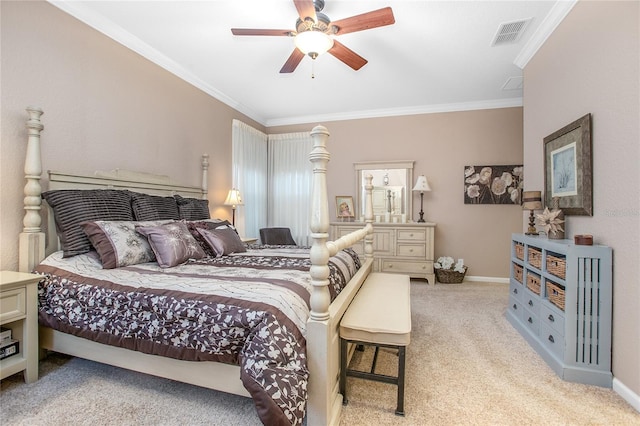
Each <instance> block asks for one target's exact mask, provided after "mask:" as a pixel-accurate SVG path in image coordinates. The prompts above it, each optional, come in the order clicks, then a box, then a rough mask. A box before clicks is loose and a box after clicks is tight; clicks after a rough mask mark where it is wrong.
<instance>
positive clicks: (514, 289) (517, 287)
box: [509, 281, 524, 302]
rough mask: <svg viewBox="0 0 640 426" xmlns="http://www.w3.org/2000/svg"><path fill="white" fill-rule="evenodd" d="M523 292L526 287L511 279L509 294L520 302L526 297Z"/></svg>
mask: <svg viewBox="0 0 640 426" xmlns="http://www.w3.org/2000/svg"><path fill="white" fill-rule="evenodd" d="M523 294H524V287H523V286H522V284H518V283H514V282H513V281H511V284H510V285H509V296H511V297H513V298H514V299H516V300H517V301H518V302H522V300H523V299H524V296H523Z"/></svg>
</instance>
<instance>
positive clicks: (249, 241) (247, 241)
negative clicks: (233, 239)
mask: <svg viewBox="0 0 640 426" xmlns="http://www.w3.org/2000/svg"><path fill="white" fill-rule="evenodd" d="M240 239H241V240H242V242H243V243H245V244H253V243H255V242H257V241H258V239H257V238H252V237H242V238H240Z"/></svg>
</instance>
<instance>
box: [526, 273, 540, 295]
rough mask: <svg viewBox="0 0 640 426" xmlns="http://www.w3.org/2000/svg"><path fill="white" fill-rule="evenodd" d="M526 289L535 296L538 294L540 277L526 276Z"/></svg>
mask: <svg viewBox="0 0 640 426" xmlns="http://www.w3.org/2000/svg"><path fill="white" fill-rule="evenodd" d="M527 288H528V289H529V290H531V291H532V292H534V293H535V294H538V295H539V294H540V277H539V276H537V275H534V274H527Z"/></svg>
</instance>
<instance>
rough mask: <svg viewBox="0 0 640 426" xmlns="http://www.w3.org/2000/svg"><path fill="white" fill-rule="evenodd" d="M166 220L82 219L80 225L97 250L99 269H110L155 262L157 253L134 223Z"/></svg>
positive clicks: (144, 223) (151, 224) (151, 222)
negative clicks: (88, 220) (90, 220)
mask: <svg viewBox="0 0 640 426" xmlns="http://www.w3.org/2000/svg"><path fill="white" fill-rule="evenodd" d="M168 222H171V221H169V220H158V221H146V222H133V221H128V220H121V221H106V220H96V221H94V222H82V223H81V224H80V226H81V227H82V229H83V231H84V233H85V234H86V235H87V237H89V241H91V244H92V245H93V247H94V248H95V249H96V251H97V252H98V255H99V256H100V260H101V261H102V268H104V269H113V268H120V267H123V266H129V265H137V264H138V263H146V262H153V261H155V260H156V255H155V254H154V253H153V250H152V249H151V246H150V245H149V242H148V241H147V239H146V238H145V237H144V236H143V235H141V234H139V233H138V232H136V226H158V225H162V224H165V223H168Z"/></svg>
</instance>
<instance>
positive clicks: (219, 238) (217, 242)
mask: <svg viewBox="0 0 640 426" xmlns="http://www.w3.org/2000/svg"><path fill="white" fill-rule="evenodd" d="M198 232H199V233H200V235H202V236H203V237H204V239H205V241H206V242H207V244H209V246H211V248H212V249H213V251H215V252H216V255H217V256H216V257H220V256H226V255H228V254H231V253H244V252H246V251H247V248H246V247H245V245H244V243H243V242H242V240H241V239H240V237H239V236H238V234H237V233H236V231H235V230H233V229H232V228H230V227H221V228H217V229H211V230H209V229H204V228H198Z"/></svg>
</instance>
